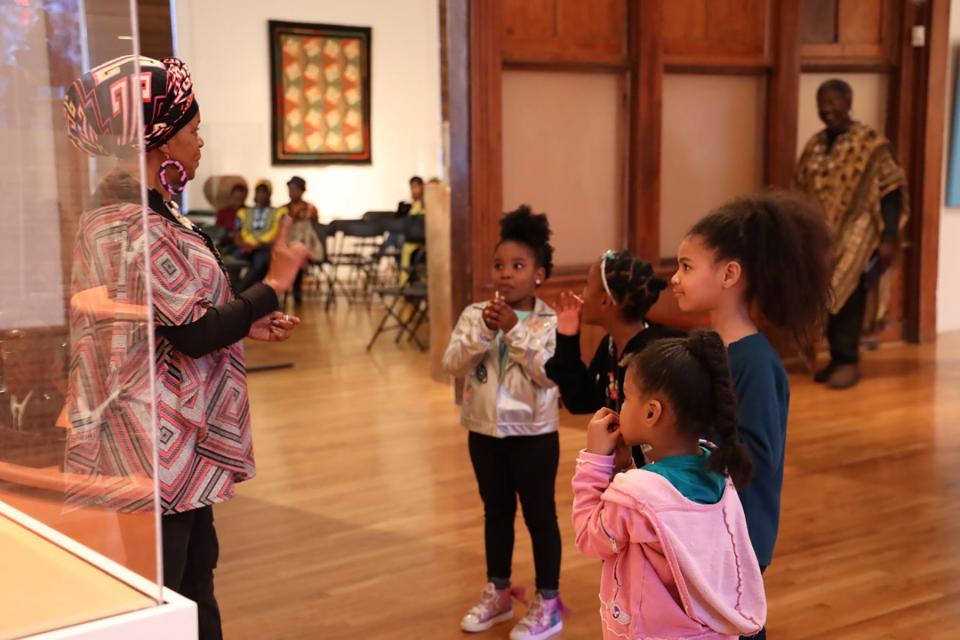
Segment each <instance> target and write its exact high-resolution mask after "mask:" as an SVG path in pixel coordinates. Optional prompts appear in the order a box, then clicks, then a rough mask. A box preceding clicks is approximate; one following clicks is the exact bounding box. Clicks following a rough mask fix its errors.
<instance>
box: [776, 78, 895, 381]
mask: <svg viewBox="0 0 960 640" xmlns="http://www.w3.org/2000/svg"><path fill="white" fill-rule="evenodd" d="M852 105H853V90H852V89H851V88H850V85H848V84H847V83H846V82H844V81H843V80H836V79H834V80H828V81H826V82H824V83H823V84H822V85H820V88H819V89H818V90H817V111H818V113H819V115H820V119H821V120H822V121H823V123H824V125H826V128H825V129H824V130H823V131H820V132H819V133H817V134H816V135H814V136H813V137H812V138H811V139H810V141H809V142H808V143H807V145H806V147H805V148H804V150H803V154H802V155H801V157H800V160H799V161H798V163H797V170H796V174H795V176H794V187H795V188H796V189H798V190H800V191H803V192H805V193H806V194H807V195H809V196H811V197H812V198H814V199H815V200H817V201H818V202H819V203H820V204H821V205H822V206H823V209H824V213H825V215H826V216H827V221H828V222H829V224H830V228H831V230H832V231H833V234H834V273H833V281H832V287H833V296H834V299H833V305H832V307H831V309H830V317H829V319H828V322H827V341H828V342H829V343H830V363H829V364H828V365H827V366H826V367H825V368H824V369H822V370H821V371H819V372H818V373H817V374H816V376H815V378H814V379H815V380H816V381H817V382H822V383H827V384H829V386H830V387H832V388H834V389H846V388H849V387H852V386H854V385H856V384H857V383H858V382H859V380H860V368H859V347H860V334H861V331H862V329H863V328H864V326H865V325H866V326H867V327H868V328H875V327H877V326H878V325H879V324H880V323H882V321H883V319H884V316H885V314H886V311H887V306H888V297H889V277H888V276H887V275H885V274H886V272H887V269H888V268H889V267H890V265H891V264H892V263H893V260H894V258H895V257H896V255H897V247H898V245H899V236H900V231H901V229H903V227H904V225H905V224H906V221H907V218H908V216H909V200H908V197H907V189H906V187H907V182H906V178H905V176H904V173H903V170H902V169H901V167H900V165H899V164H898V163H897V161H896V159H895V158H894V156H893V149H892V147H891V145H890V141H889V140H887V139H886V138H885V137H884V136H883V135H881V134H880V133H877V132H876V131H874V130H873V129H871V128H870V127H868V126H866V125H865V124H863V123H860V122H856V121H854V120H852V119H851V117H850V108H851V107H852ZM868 308H869V309H870V314H869V316H868V315H867V314H868ZM865 320H866V323H865Z"/></svg>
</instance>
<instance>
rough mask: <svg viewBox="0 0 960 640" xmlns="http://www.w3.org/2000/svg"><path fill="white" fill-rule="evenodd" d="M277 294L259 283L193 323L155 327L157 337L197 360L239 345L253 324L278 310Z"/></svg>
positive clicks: (212, 308) (211, 309)
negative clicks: (235, 343) (236, 343)
mask: <svg viewBox="0 0 960 640" xmlns="http://www.w3.org/2000/svg"><path fill="white" fill-rule="evenodd" d="M278 306H279V301H278V300H277V294H276V292H275V291H274V290H273V289H272V288H271V287H269V286H267V285H265V284H263V283H258V284H255V285H253V286H252V287H250V288H249V289H247V290H246V291H244V292H243V293H241V294H240V295H238V296H237V297H236V299H234V300H232V301H230V302H227V303H226V304H221V305H219V306H216V307H211V308H210V309H208V310H207V312H206V313H205V314H204V315H203V317H202V318H200V319H199V320H197V321H196V322H191V323H189V324H181V325H176V326H169V327H168V326H161V327H157V334H158V335H161V336H163V337H164V338H166V339H167V340H168V341H169V342H170V344H172V345H173V348H174V349H176V350H177V351H179V352H181V353H184V354H186V355H188V356H190V357H191V358H199V357H201V356H205V355H207V354H208V353H212V352H213V351H216V350H217V349H222V348H223V347H226V346H228V345H231V344H233V343H234V342H238V341H240V340H242V339H243V338H245V337H246V335H247V334H248V333H250V327H251V326H252V325H253V323H254V322H256V321H257V320H259V319H260V318H262V317H263V316H265V315H267V314H269V313H270V312H272V311H274V310H276V309H277V307H278Z"/></svg>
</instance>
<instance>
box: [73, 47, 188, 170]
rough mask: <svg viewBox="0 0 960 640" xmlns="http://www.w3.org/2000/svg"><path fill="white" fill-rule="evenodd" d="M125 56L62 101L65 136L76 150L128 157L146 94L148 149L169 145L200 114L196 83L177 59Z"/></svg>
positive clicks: (93, 73) (86, 76) (94, 73)
mask: <svg viewBox="0 0 960 640" xmlns="http://www.w3.org/2000/svg"><path fill="white" fill-rule="evenodd" d="M139 62H140V82H139V83H137V82H136V81H135V79H134V74H135V72H136V66H135V65H136V59H135V58H134V56H123V57H121V58H117V59H116V60H111V61H110V62H106V63H104V64H102V65H100V66H99V67H96V68H94V69H91V70H90V71H88V72H86V73H85V74H83V75H82V76H80V77H79V78H78V79H77V80H76V81H75V82H74V83H73V84H72V85H71V86H70V89H69V90H68V91H67V96H66V98H64V100H63V109H64V115H65V117H66V121H67V136H69V138H70V142H72V143H73V145H74V146H75V147H77V148H78V149H80V150H81V151H83V152H85V153H89V154H91V155H96V156H128V155H131V154H132V153H133V152H135V151H136V149H137V146H138V144H139V140H138V134H139V132H138V131H137V126H138V125H139V124H140V119H139V118H138V117H137V113H136V106H137V103H138V102H139V100H137V99H136V97H137V96H142V105H143V138H144V142H145V143H146V146H147V151H152V150H153V149H156V148H157V147H159V146H160V145H162V144H164V143H166V142H168V141H169V140H170V139H171V138H173V136H175V135H177V133H178V132H179V131H180V130H181V129H182V128H183V127H184V126H185V125H186V124H187V123H188V122H190V120H192V119H193V117H194V116H195V115H196V114H197V112H198V107H197V100H196V98H195V97H194V95H193V80H192V79H191V78H190V70H189V69H188V68H187V65H186V64H185V63H184V62H183V61H182V60H178V59H177V58H165V59H164V60H162V61H160V60H154V59H153V58H146V57H143V56H141V57H140V61H139Z"/></svg>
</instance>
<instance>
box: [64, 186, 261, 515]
mask: <svg viewBox="0 0 960 640" xmlns="http://www.w3.org/2000/svg"><path fill="white" fill-rule="evenodd" d="M139 190H140V188H139V185H138V184H137V183H136V182H135V181H134V180H133V179H132V178H131V177H130V176H129V175H127V174H123V173H114V174H112V175H111V176H108V178H107V179H106V180H105V181H104V184H103V185H101V187H100V189H99V191H98V194H97V197H96V198H95V199H96V200H97V202H95V205H94V206H93V207H92V208H90V209H89V210H88V211H86V212H84V213H83V215H82V217H81V219H80V228H79V231H78V234H77V241H76V245H75V250H74V261H73V276H72V282H71V305H70V338H71V359H70V373H69V391H68V401H67V411H68V416H69V423H70V425H69V427H70V428H69V432H68V439H67V448H66V459H65V465H64V466H65V471H66V472H67V478H68V482H67V505H68V506H73V507H77V506H89V505H101V506H104V507H107V508H110V509H114V510H120V511H149V510H152V509H153V496H154V489H153V482H152V477H153V475H154V448H155V447H156V450H157V451H156V453H157V459H158V460H159V469H158V470H157V474H156V475H158V476H159V485H160V504H161V509H162V512H163V513H164V514H169V513H177V512H181V511H188V510H190V509H197V508H200V507H204V506H207V505H211V504H215V503H218V502H223V501H224V500H227V499H229V498H230V497H232V496H233V492H234V484H235V483H237V482H240V481H243V480H247V479H249V478H252V477H253V476H254V473H255V469H254V461H253V446H252V442H251V434H250V410H249V403H248V396H247V383H246V373H245V369H244V360H243V345H242V343H235V344H232V345H230V346H228V347H225V348H223V349H219V350H217V351H214V352H212V353H209V354H207V355H204V356H202V357H200V358H191V357H189V356H187V355H185V354H182V353H180V352H178V351H176V350H174V349H173V347H172V345H171V344H170V343H169V342H167V341H166V340H165V339H164V338H162V337H160V336H156V351H155V353H154V354H153V358H154V363H155V366H156V380H155V385H154V386H153V387H151V384H150V382H151V381H150V376H149V362H150V358H151V353H150V344H149V338H150V333H151V332H153V326H152V325H151V324H150V322H149V321H148V318H149V316H148V314H147V279H149V281H150V288H151V294H152V322H153V324H154V325H168V326H169V325H182V324H188V323H191V322H195V321H197V320H199V319H200V318H201V317H202V316H203V315H204V314H205V313H206V311H207V309H209V308H210V307H214V306H217V305H221V304H224V303H226V302H228V301H230V300H231V299H232V297H233V294H232V291H231V289H230V284H229V281H228V279H227V277H226V275H225V274H224V273H223V271H222V269H221V268H220V266H219V263H218V261H217V259H216V257H215V256H214V255H213V254H212V253H211V252H210V250H209V249H208V247H207V245H206V243H205V242H204V239H203V238H202V236H201V235H200V234H198V233H196V232H194V231H192V230H190V229H188V228H186V227H184V226H182V225H180V224H178V223H177V222H175V221H174V220H171V219H170V218H168V217H166V216H163V215H160V214H159V213H157V212H153V211H150V212H148V214H147V216H146V224H144V216H143V207H142V206H141V205H140V204H135V203H132V202H130V201H131V200H136V201H139ZM154 402H155V403H156V429H154V416H153V408H154V407H153V405H154Z"/></svg>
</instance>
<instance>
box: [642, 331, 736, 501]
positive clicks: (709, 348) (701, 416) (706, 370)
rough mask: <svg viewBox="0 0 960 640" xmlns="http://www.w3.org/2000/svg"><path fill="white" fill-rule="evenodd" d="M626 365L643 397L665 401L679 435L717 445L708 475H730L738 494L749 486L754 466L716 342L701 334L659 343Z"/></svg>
mask: <svg viewBox="0 0 960 640" xmlns="http://www.w3.org/2000/svg"><path fill="white" fill-rule="evenodd" d="M627 362H628V365H627V366H628V368H629V371H631V372H632V374H633V375H634V378H633V379H634V380H635V381H636V384H638V385H639V386H640V387H641V388H642V390H643V391H644V392H646V393H663V394H664V395H665V396H666V397H667V399H668V400H669V402H670V406H671V408H672V409H673V412H674V414H675V415H676V417H677V427H678V428H679V429H680V432H681V433H683V434H684V435H687V436H690V437H696V438H703V439H706V440H710V441H712V442H713V443H714V444H716V445H717V448H716V449H715V450H714V451H713V453H711V455H710V458H709V461H708V466H709V468H710V470H711V471H715V472H717V473H723V474H727V475H729V476H730V477H731V478H732V479H733V483H734V485H736V486H737V488H738V489H742V488H743V487H745V486H746V485H747V484H749V482H750V480H751V479H752V477H753V463H752V462H751V460H750V454H749V452H748V451H747V448H746V447H745V446H744V445H743V443H741V442H740V440H739V438H738V436H737V432H738V431H739V420H738V417H737V396H736V394H735V393H734V390H733V381H732V380H731V378H730V365H729V363H728V362H727V350H726V348H725V347H724V346H723V341H722V340H721V339H720V336H719V335H717V334H716V333H715V332H713V331H703V330H700V331H694V332H692V333H690V335H689V336H687V337H685V338H665V339H663V340H657V341H656V342H653V343H652V344H650V345H649V346H648V347H647V348H645V349H644V350H643V351H640V352H638V353H635V354H633V355H631V356H629V357H628V359H627Z"/></svg>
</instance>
